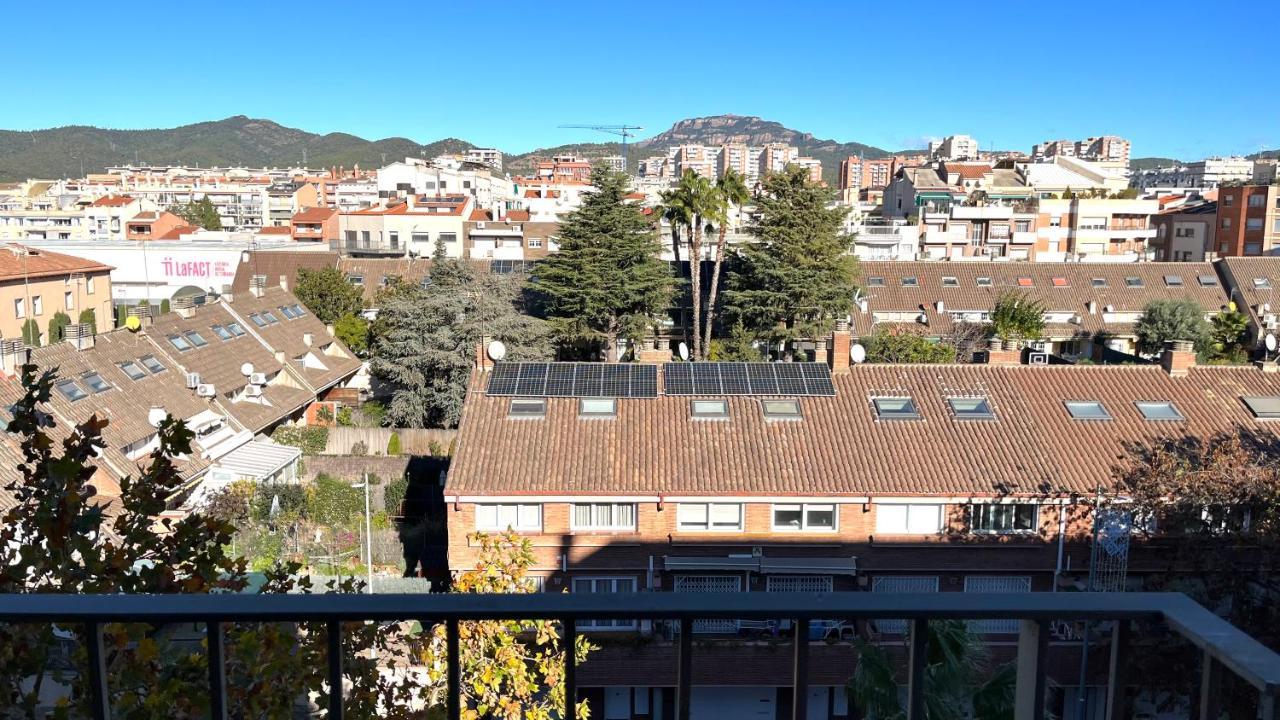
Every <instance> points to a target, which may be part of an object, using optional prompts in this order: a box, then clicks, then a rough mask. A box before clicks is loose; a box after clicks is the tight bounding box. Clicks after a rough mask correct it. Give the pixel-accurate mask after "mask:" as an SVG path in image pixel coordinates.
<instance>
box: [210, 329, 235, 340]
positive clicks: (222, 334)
mask: <svg viewBox="0 0 1280 720" xmlns="http://www.w3.org/2000/svg"><path fill="white" fill-rule="evenodd" d="M210 329H211V330H213V334H214V335H217V336H218V339H219V340H230V339H231V338H233V337H235V336H234V335H232V334H231V331H230V330H228V329H226V328H225V327H223V326H221V325H214V326H213V327H212V328H210Z"/></svg>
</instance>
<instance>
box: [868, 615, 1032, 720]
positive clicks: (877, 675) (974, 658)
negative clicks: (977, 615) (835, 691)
mask: <svg viewBox="0 0 1280 720" xmlns="http://www.w3.org/2000/svg"><path fill="white" fill-rule="evenodd" d="M928 628H929V638H928V642H927V650H926V658H925V669H924V716H925V718H927V719H928V720H964V719H966V718H970V717H972V718H973V719H974V720H1006V719H1007V718H1012V717H1013V709H1014V688H1015V680H1016V674H1017V673H1016V671H1015V669H1014V666H1013V664H1007V665H1003V666H1001V667H1000V668H998V669H995V670H994V671H993V670H992V669H991V668H990V656H989V653H988V651H987V646H986V643H985V642H984V641H983V639H982V638H981V637H980V636H978V635H976V634H975V633H973V632H972V631H970V630H969V627H968V625H966V624H965V622H964V621H963V620H933V621H930V622H929V623H928ZM856 644H857V648H858V665H857V667H856V668H855V669H854V671H853V678H852V679H850V680H849V685H848V690H849V696H850V697H851V698H852V699H853V702H854V704H855V705H856V706H857V707H858V710H859V712H860V713H861V714H862V716H863V717H870V718H876V720H902V718H905V717H906V711H905V710H904V708H903V707H902V703H901V702H900V701H899V699H898V684H897V681H896V680H895V676H896V671H897V667H896V664H895V663H894V661H893V658H892V657H891V656H890V655H889V653H888V651H886V650H885V649H884V647H882V646H880V645H877V644H873V643H870V642H867V641H865V640H861V639H859V640H858V641H857V643H856ZM970 709H972V715H970V714H968V713H967V711H969V710H970Z"/></svg>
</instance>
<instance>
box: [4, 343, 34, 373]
mask: <svg viewBox="0 0 1280 720" xmlns="http://www.w3.org/2000/svg"><path fill="white" fill-rule="evenodd" d="M30 358H31V353H30V351H29V350H27V346H26V345H25V344H23V342H22V341H21V340H0V369H3V370H4V374H5V375H8V376H9V377H17V375H18V372H19V370H21V368H22V366H23V365H25V364H27V362H29V361H30Z"/></svg>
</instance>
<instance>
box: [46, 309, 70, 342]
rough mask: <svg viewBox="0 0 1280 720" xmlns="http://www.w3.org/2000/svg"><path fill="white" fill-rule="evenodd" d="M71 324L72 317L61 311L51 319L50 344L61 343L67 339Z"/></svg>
mask: <svg viewBox="0 0 1280 720" xmlns="http://www.w3.org/2000/svg"><path fill="white" fill-rule="evenodd" d="M70 324H71V316H70V315H68V314H66V313H64V312H62V311H61V310H59V311H58V312H56V313H54V314H53V317H51V318H49V342H50V344H52V343H56V342H61V341H62V340H65V339H66V335H67V326H68V325H70Z"/></svg>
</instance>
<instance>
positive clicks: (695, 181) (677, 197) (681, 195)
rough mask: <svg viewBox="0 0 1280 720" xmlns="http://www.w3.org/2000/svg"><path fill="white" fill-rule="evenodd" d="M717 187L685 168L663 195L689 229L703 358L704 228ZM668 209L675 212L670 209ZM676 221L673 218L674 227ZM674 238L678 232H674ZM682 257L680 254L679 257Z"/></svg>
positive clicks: (698, 349) (697, 347)
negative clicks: (673, 186)
mask: <svg viewBox="0 0 1280 720" xmlns="http://www.w3.org/2000/svg"><path fill="white" fill-rule="evenodd" d="M715 196H716V191H715V187H714V186H713V185H712V184H711V181H710V180H708V179H707V178H705V177H703V176H701V175H699V174H697V173H695V172H693V171H692V170H685V171H684V175H682V176H681V177H680V182H679V184H677V185H676V187H675V188H674V189H672V190H671V191H669V192H668V193H666V194H664V195H663V196H662V199H663V202H665V203H666V204H667V205H668V207H669V208H679V209H678V210H676V211H675V214H676V216H677V217H678V219H679V220H680V221H681V222H682V223H684V225H685V227H686V228H688V230H689V294H690V296H691V297H692V299H693V348H692V350H693V359H695V360H701V359H703V352H702V333H701V329H702V230H703V225H704V223H705V222H706V219H707V218H708V217H709V216H710V215H714V214H715V209H714V208H715ZM668 212H672V211H671V210H668ZM674 227H675V222H672V228H674ZM673 241H674V236H673ZM678 260H679V258H677V261H678Z"/></svg>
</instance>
